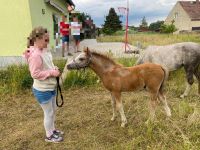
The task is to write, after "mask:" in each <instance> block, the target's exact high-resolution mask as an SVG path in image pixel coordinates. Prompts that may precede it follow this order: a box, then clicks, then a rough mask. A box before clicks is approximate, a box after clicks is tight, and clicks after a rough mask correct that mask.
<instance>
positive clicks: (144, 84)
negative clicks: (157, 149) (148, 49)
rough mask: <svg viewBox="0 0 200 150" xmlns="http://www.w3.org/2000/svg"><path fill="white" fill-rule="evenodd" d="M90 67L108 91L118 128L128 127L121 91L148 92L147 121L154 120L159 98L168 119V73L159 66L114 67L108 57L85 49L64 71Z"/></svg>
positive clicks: (113, 117)
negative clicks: (165, 85) (118, 121)
mask: <svg viewBox="0 0 200 150" xmlns="http://www.w3.org/2000/svg"><path fill="white" fill-rule="evenodd" d="M85 67H90V68H91V69H92V70H93V71H94V72H95V73H96V74H97V75H98V76H99V77H100V79H101V80H102V82H103V85H104V86H105V88H106V89H107V90H108V91H110V93H111V96H112V106H113V116H112V118H111V120H112V121H113V120H115V118H116V111H119V113H120V115H121V120H122V123H121V127H124V126H125V125H126V124H127V119H126V116H125V114H124V110H123V105H122V100H121V92H125V91H134V90H141V89H144V88H146V89H147V90H148V91H149V93H150V97H151V99H150V105H149V106H150V117H149V119H150V120H153V119H154V117H155V107H156V100H157V99H159V100H160V101H161V103H162V104H163V106H164V109H165V112H166V115H167V116H171V111H170V108H169V107H168V104H167V101H166V98H165V95H164V93H163V88H164V81H165V80H166V78H167V76H168V73H167V72H166V70H165V69H164V68H163V67H162V66H160V65H158V64H152V63H146V64H142V65H137V66H133V67H123V66H122V65H119V64H116V63H115V62H114V61H113V60H112V59H110V58H109V57H107V56H105V55H102V54H99V53H96V52H91V51H90V50H89V49H88V48H86V49H84V52H82V53H81V54H80V55H78V56H77V57H76V58H75V59H74V60H72V61H71V62H69V63H68V65H67V68H68V69H69V70H70V69H81V68H85Z"/></svg>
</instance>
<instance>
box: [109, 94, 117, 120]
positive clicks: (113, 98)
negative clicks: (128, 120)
mask: <svg viewBox="0 0 200 150" xmlns="http://www.w3.org/2000/svg"><path fill="white" fill-rule="evenodd" d="M110 94H111V98H112V100H111V104H112V109H113V116H112V118H111V121H114V120H115V118H116V116H117V112H116V100H115V97H114V95H113V94H112V93H110Z"/></svg>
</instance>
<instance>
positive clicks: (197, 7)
mask: <svg viewBox="0 0 200 150" xmlns="http://www.w3.org/2000/svg"><path fill="white" fill-rule="evenodd" d="M179 3H180V4H181V6H182V7H183V9H184V10H185V11H186V13H187V14H188V15H189V17H190V18H191V20H192V21H199V20H200V2H199V0H196V1H179Z"/></svg>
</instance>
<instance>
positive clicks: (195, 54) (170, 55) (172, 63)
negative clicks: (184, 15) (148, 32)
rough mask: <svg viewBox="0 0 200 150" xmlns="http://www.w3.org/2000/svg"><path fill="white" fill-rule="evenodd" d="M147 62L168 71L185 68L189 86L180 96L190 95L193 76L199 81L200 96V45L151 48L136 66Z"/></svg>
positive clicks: (179, 44)
mask: <svg viewBox="0 0 200 150" xmlns="http://www.w3.org/2000/svg"><path fill="white" fill-rule="evenodd" d="M145 62H152V63H158V64H161V65H163V66H165V67H166V68H167V69H168V71H173V70H177V69H179V68H181V67H184V69H185V72H186V78H187V86H186V89H185V91H184V93H183V94H182V95H181V96H180V97H181V98H184V97H185V96H187V95H188V93H189V91H190V89H191V86H192V84H193V83H194V79H193V75H195V77H196V78H197V80H198V94H200V69H199V68H200V67H199V65H200V45H199V44H197V43H193V42H183V43H176V44H172V45H165V46H149V47H147V48H146V49H145V50H144V53H143V54H142V55H141V56H140V57H139V58H138V60H137V62H136V64H142V63H145Z"/></svg>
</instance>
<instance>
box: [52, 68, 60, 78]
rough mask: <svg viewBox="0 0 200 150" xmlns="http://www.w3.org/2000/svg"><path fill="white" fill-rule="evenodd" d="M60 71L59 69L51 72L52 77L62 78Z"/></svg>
mask: <svg viewBox="0 0 200 150" xmlns="http://www.w3.org/2000/svg"><path fill="white" fill-rule="evenodd" d="M60 74H61V73H60V71H59V70H58V69H53V70H51V71H50V75H51V76H52V77H59V76H60Z"/></svg>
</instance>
